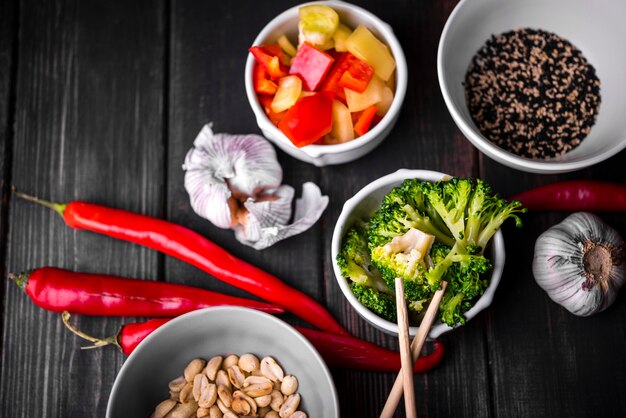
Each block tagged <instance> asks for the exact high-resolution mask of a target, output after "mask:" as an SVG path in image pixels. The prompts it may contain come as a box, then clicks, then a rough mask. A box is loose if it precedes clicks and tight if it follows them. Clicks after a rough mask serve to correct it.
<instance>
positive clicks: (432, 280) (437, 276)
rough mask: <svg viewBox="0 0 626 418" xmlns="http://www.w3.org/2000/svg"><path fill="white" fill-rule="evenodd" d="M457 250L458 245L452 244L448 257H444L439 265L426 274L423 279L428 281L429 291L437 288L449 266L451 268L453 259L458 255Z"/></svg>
mask: <svg viewBox="0 0 626 418" xmlns="http://www.w3.org/2000/svg"><path fill="white" fill-rule="evenodd" d="M458 249H459V245H458V243H457V244H454V246H453V247H452V249H451V250H450V252H448V255H446V258H444V259H443V260H442V261H441V262H440V263H438V264H437V265H436V266H435V267H433V268H432V269H431V270H429V271H428V272H426V274H425V277H426V280H427V281H428V286H429V287H430V288H431V289H433V290H436V289H438V288H439V284H440V283H441V281H442V280H443V276H445V275H446V273H447V272H448V269H449V268H450V266H452V263H454V262H455V259H454V258H455V256H456V255H458Z"/></svg>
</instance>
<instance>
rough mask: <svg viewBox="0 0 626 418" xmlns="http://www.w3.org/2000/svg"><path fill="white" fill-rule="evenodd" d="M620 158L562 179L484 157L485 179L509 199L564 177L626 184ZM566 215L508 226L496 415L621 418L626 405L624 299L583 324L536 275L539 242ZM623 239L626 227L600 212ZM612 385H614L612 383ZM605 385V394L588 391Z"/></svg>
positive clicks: (494, 357) (495, 345)
mask: <svg viewBox="0 0 626 418" xmlns="http://www.w3.org/2000/svg"><path fill="white" fill-rule="evenodd" d="M623 164H624V154H623V153H621V154H619V155H617V156H615V157H613V158H611V159H609V160H607V161H605V162H604V163H601V164H598V165H597V166H595V167H594V168H592V169H586V170H582V171H579V172H576V173H569V174H563V175H549V176H547V175H545V176H537V175H533V174H528V173H519V172H516V171H514V170H512V169H510V168H508V167H504V166H502V165H500V164H497V163H495V162H493V161H491V160H489V159H488V158H486V157H485V158H484V162H483V174H482V175H483V177H484V178H485V179H486V180H487V181H489V182H490V183H491V184H492V185H493V187H494V188H495V189H496V190H498V191H499V192H501V193H503V194H513V193H517V192H520V191H522V190H525V189H527V188H531V187H532V186H535V185H541V184H546V183H550V182H553V181H558V180H564V179H591V178H592V179H598V180H608V181H615V182H620V183H624V182H626V174H624V171H623V170H622V169H621V166H623ZM567 215H568V214H567V213H529V214H527V215H526V216H525V217H524V219H525V225H524V228H523V229H522V230H516V229H515V228H512V227H511V225H508V226H507V227H505V228H504V234H505V242H506V246H507V261H506V267H505V271H504V275H503V280H502V282H501V284H500V287H499V288H498V291H497V293H496V297H495V299H494V304H493V307H492V309H491V310H490V312H489V325H490V326H489V329H488V331H489V332H488V337H487V339H488V342H489V352H488V357H489V361H490V362H491V363H492V364H493V366H492V376H493V386H492V388H493V393H494V413H495V414H496V416H503V417H518V416H545V417H556V416H568V417H587V416H596V415H597V414H598V413H600V412H599V411H602V413H601V414H602V415H605V416H623V414H624V412H625V411H626V400H625V399H624V396H623V392H624V388H625V387H626V380H625V377H624V375H623V373H622V372H623V371H624V370H626V360H624V357H623V356H620V355H616V353H620V352H624V350H625V349H626V335H625V334H624V332H623V330H624V328H623V326H619V327H617V328H616V327H615V325H616V324H622V323H623V322H622V321H624V319H625V318H626V300H625V299H624V298H623V297H618V298H617V300H616V302H615V304H614V305H613V306H612V307H610V308H609V309H608V310H607V311H605V312H602V313H600V314H597V315H594V316H592V317H589V318H579V317H576V316H574V315H572V314H570V313H569V312H567V311H566V310H565V309H564V308H562V307H560V306H559V305H557V304H556V303H554V302H552V301H551V300H550V299H549V298H548V296H547V295H546V293H545V292H544V291H543V290H542V289H541V288H540V287H539V286H538V285H537V284H536V282H535V280H534V278H533V275H532V270H531V265H532V257H533V250H534V243H535V241H536V239H537V237H538V236H539V235H540V234H541V233H542V232H543V231H545V230H546V229H548V228H549V227H551V226H553V225H555V224H556V223H558V222H560V221H561V220H563V219H564V218H565V217H566V216H567ZM600 216H601V217H602V218H603V219H604V220H605V221H606V222H608V223H609V224H610V225H612V226H613V227H615V228H616V229H617V230H618V231H619V232H620V233H621V234H622V235H624V234H626V221H625V220H624V218H623V216H621V215H620V214H615V213H607V214H600ZM607 382H611V384H609V385H606V383H607ZM598 385H606V386H604V389H603V390H602V391H597V392H596V391H595V390H592V392H593V396H590V392H589V388H590V387H597V386H598Z"/></svg>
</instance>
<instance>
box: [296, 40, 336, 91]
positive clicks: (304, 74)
mask: <svg viewBox="0 0 626 418" xmlns="http://www.w3.org/2000/svg"><path fill="white" fill-rule="evenodd" d="M333 61H334V59H333V57H331V56H330V55H328V54H327V53H325V52H324V51H320V50H319V49H317V48H315V47H314V46H313V45H311V44H309V43H307V42H305V43H303V44H302V45H300V48H299V49H298V53H297V54H296V56H295V57H294V58H293V60H292V61H291V68H290V69H289V74H295V75H298V76H300V78H301V79H302V81H303V82H304V85H303V86H304V88H305V89H306V90H311V91H316V90H317V89H318V87H319V86H320V84H321V83H322V81H323V80H324V77H325V76H326V74H328V71H329V70H330V67H331V66H332V64H333Z"/></svg>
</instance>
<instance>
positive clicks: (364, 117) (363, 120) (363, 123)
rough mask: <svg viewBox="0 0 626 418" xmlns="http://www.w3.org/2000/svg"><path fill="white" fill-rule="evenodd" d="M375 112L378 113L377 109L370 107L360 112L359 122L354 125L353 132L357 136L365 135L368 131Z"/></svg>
mask: <svg viewBox="0 0 626 418" xmlns="http://www.w3.org/2000/svg"><path fill="white" fill-rule="evenodd" d="M376 112H378V107H376V106H370V107H368V108H367V109H365V110H364V111H363V112H361V116H359V120H357V121H356V123H355V124H354V132H356V134H357V135H358V136H362V135H365V134H366V133H367V132H368V131H369V130H370V126H371V125H372V121H373V120H374V116H376Z"/></svg>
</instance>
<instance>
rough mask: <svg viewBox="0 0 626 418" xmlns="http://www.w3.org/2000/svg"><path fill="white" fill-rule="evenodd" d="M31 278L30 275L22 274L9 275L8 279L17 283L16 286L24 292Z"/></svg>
mask: <svg viewBox="0 0 626 418" xmlns="http://www.w3.org/2000/svg"><path fill="white" fill-rule="evenodd" d="M29 276H30V273H21V274H17V275H15V274H13V273H9V274H7V277H8V278H9V280H12V281H13V282H15V284H16V285H17V286H18V287H19V288H20V289H22V290H24V289H25V288H26V284H27V283H28V277H29Z"/></svg>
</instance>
